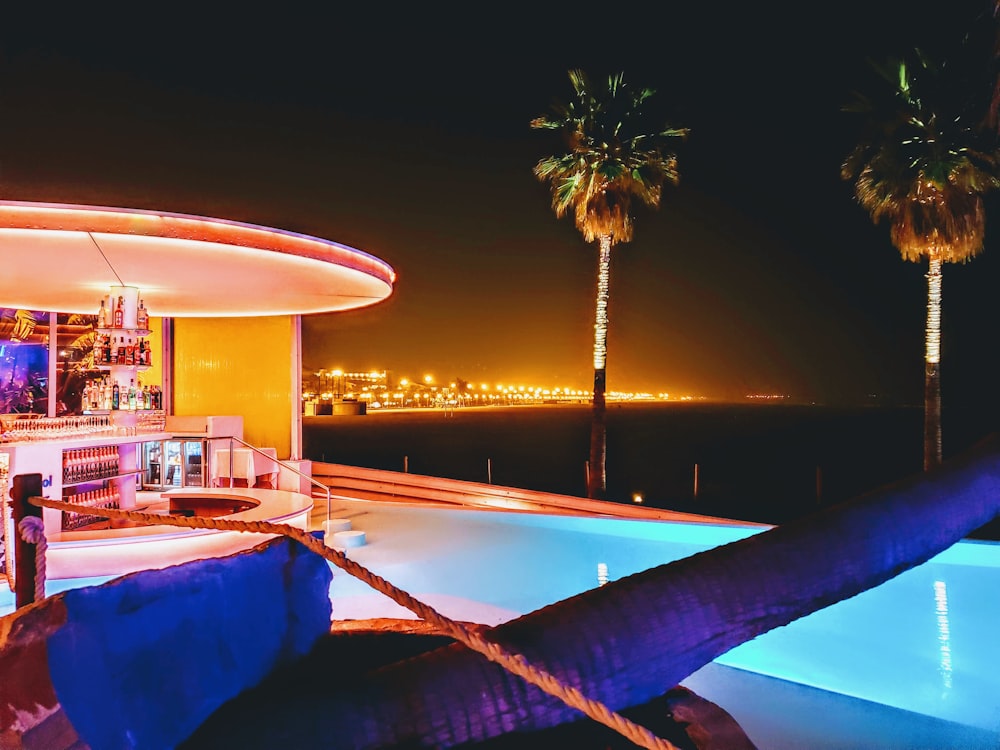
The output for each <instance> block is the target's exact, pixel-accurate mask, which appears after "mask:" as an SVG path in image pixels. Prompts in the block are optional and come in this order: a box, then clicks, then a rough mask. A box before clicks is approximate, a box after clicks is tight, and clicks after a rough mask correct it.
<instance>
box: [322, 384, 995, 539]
mask: <svg viewBox="0 0 1000 750" xmlns="http://www.w3.org/2000/svg"><path fill="white" fill-rule="evenodd" d="M984 421H985V420H984V418H983V417H982V415H980V414H977V412H975V410H970V411H969V412H965V413H959V412H955V411H952V412H950V413H949V412H946V413H945V419H944V428H943V433H944V440H943V442H944V446H945V459H947V458H948V457H949V456H950V455H954V454H957V453H960V452H961V451H963V450H965V449H967V448H968V447H970V446H971V445H973V444H974V443H975V442H977V441H978V440H980V439H982V438H983V437H985V436H986V435H987V434H988V433H989V429H988V425H986V424H984ZM589 439H590V408H589V406H588V405H551V406H520V407H508V408H478V409H455V410H453V411H443V410H441V409H428V410H422V411H406V412H403V411H399V412H392V411H386V412H374V413H369V414H367V415H365V416H347V417H345V416H336V417H307V418H305V419H304V424H303V440H304V454H305V457H306V458H309V459H312V460H315V461H324V462H329V463H340V464H349V465H355V466H364V467H369V468H377V469H389V470H393V471H409V472H411V473H414V474H425V475H430V476H442V477H448V478H452V479H463V480H468V481H475V482H492V483H493V484H497V485H504V486H509V487H519V488H525V489H533V490H540V491H544V492H555V493H560V494H566V495H574V496H579V497H583V496H585V495H586V471H587V459H588V455H589ZM922 445H923V409H922V407H920V406H901V407H857V408H843V407H827V406H814V405H793V404H771V403H768V404H709V403H626V404H610V405H609V408H608V419H607V499H609V500H613V501H617V502H633V501H634V497H635V496H636V495H640V496H641V497H642V502H643V503H644V504H645V505H647V506H651V507H656V508H669V509H673V510H682V511H691V512H697V513H706V514H710V515H719V516H725V517H729V518H739V519H742V520H747V521H761V522H766V523H782V522H784V521H787V520H790V519H792V518H795V517H798V516H801V515H805V514H807V513H809V512H812V511H813V510H815V509H817V508H818V507H822V506H824V505H829V504H834V503H837V502H840V501H843V500H846V499H849V498H851V497H854V496H856V495H859V494H861V493H864V492H866V491H869V490H872V489H875V488H877V487H880V486H882V485H885V484H888V483H890V482H893V481H896V480H898V479H901V478H903V477H906V476H909V475H911V474H914V473H918V472H920V471H921V468H922V461H923V448H922ZM696 480H697V481H696Z"/></svg>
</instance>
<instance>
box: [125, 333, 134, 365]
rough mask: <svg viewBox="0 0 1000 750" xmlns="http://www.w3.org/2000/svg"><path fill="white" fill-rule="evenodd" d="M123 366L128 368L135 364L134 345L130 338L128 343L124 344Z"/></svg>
mask: <svg viewBox="0 0 1000 750" xmlns="http://www.w3.org/2000/svg"><path fill="white" fill-rule="evenodd" d="M125 364H126V365H128V366H129V367H131V366H132V365H134V364H135V343H134V342H133V341H132V337H131V336H130V337H129V340H128V343H127V344H125Z"/></svg>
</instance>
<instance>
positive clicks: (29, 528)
mask: <svg viewBox="0 0 1000 750" xmlns="http://www.w3.org/2000/svg"><path fill="white" fill-rule="evenodd" d="M17 528H18V531H20V532H21V538H22V539H23V540H24V541H26V542H27V543H28V544H39V543H40V542H42V541H43V540H44V539H45V524H44V523H42V519H41V518H39V517H38V516H25V517H24V518H22V519H21V521H20V522H19V523H18V524H17Z"/></svg>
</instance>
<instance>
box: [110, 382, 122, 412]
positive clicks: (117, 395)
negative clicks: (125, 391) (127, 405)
mask: <svg viewBox="0 0 1000 750" xmlns="http://www.w3.org/2000/svg"><path fill="white" fill-rule="evenodd" d="M120 403H121V389H120V388H119V387H118V383H115V384H114V385H113V386H111V408H112V409H117V408H118V406H119V404H120Z"/></svg>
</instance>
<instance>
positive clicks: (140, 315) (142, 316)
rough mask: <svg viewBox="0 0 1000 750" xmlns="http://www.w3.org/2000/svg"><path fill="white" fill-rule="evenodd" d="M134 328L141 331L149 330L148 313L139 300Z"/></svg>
mask: <svg viewBox="0 0 1000 750" xmlns="http://www.w3.org/2000/svg"><path fill="white" fill-rule="evenodd" d="M135 327H136V328H138V329H139V330H141V331H148V330H149V311H148V310H147V309H146V303H145V302H144V301H143V300H139V309H138V310H136V313H135Z"/></svg>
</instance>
